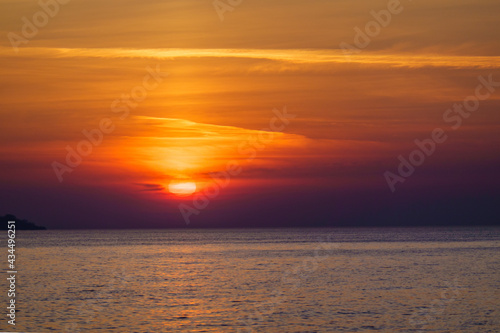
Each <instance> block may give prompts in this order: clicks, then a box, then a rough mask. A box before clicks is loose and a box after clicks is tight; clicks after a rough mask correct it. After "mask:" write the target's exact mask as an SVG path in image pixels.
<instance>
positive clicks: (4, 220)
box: [0, 214, 47, 230]
mask: <svg viewBox="0 0 500 333" xmlns="http://www.w3.org/2000/svg"><path fill="white" fill-rule="evenodd" d="M0 221H1V223H0V224H1V226H2V230H7V224H8V221H16V230H47V228H45V227H42V226H38V225H36V224H34V223H32V222H29V221H27V220H21V219H20V218H17V217H15V216H14V215H12V214H7V215H5V216H0Z"/></svg>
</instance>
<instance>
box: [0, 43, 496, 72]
mask: <svg viewBox="0 0 500 333" xmlns="http://www.w3.org/2000/svg"><path fill="white" fill-rule="evenodd" d="M0 56H12V50H11V49H10V48H6V47H0ZM20 56H23V57H42V58H111V59H112V58H144V59H149V58H150V59H160V60H161V59H165V60H168V59H177V58H246V59H264V60H272V61H282V62H289V63H298V64H328V63H352V64H367V65H382V66H391V67H409V68H421V67H442V68H499V67H500V56H456V55H433V54H416V55H411V54H404V53H400V54H389V53H386V54H384V53H369V52H363V53H362V54H360V55H351V56H350V57H349V58H347V57H345V56H344V54H343V51H342V50H337V49H332V50H324V49H124V48H49V47H28V48H23V51H22V52H21V53H20Z"/></svg>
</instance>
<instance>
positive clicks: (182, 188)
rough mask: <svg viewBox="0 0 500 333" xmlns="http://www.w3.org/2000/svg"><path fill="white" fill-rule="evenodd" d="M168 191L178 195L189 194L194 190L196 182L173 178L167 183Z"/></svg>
mask: <svg viewBox="0 0 500 333" xmlns="http://www.w3.org/2000/svg"><path fill="white" fill-rule="evenodd" d="M168 191H169V192H170V193H172V194H175V195H178V196H186V195H191V194H193V193H194V192H196V183H195V182H192V181H186V180H184V179H174V180H172V181H171V182H170V184H168Z"/></svg>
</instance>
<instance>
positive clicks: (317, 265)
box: [0, 228, 500, 333]
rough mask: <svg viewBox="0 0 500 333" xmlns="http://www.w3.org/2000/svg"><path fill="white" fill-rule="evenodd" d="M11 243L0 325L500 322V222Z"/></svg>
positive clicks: (443, 326)
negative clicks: (11, 299)
mask: <svg viewBox="0 0 500 333" xmlns="http://www.w3.org/2000/svg"><path fill="white" fill-rule="evenodd" d="M5 240H6V236H5V237H4V238H3V239H2V243H1V244H2V248H4V250H2V251H4V255H2V256H1V257H4V258H5V259H4V261H5V263H4V267H6V266H7V244H6V241H5ZM16 245H17V251H16V255H17V258H16V259H17V261H16V263H17V270H18V274H17V279H16V305H17V307H16V308H17V310H18V311H17V312H16V326H15V327H12V326H11V325H8V324H7V320H6V318H7V317H6V315H5V314H3V315H2V317H3V319H2V322H1V326H0V331H16V332H51V331H56V332H271V333H273V332H297V333H298V332H370V331H378V332H500V294H499V282H500V269H499V268H500V267H499V256H500V254H499V249H500V228H410V229H403V228H402V229H384V228H379V229H258V230H255V229H253V230H124V231H102V230H91V231H24V232H23V231H18V234H17V238H16ZM4 271H5V269H4ZM4 275H6V273H4ZM3 280H4V283H2V284H1V288H3V289H4V291H1V295H2V298H0V300H1V301H2V304H4V306H2V308H3V309H4V310H3V311H4V312H5V313H7V310H6V306H7V305H8V303H7V302H8V299H7V290H8V285H7V282H6V280H5V279H3Z"/></svg>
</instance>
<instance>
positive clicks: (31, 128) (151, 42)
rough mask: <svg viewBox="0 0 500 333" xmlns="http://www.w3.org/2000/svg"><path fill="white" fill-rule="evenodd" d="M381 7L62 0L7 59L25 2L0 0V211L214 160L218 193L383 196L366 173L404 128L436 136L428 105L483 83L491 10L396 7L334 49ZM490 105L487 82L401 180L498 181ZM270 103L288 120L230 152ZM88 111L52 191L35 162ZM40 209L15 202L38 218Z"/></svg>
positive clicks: (393, 159) (406, 144)
mask: <svg viewBox="0 0 500 333" xmlns="http://www.w3.org/2000/svg"><path fill="white" fill-rule="evenodd" d="M387 4H388V1H361V0H356V1H326V0H322V1H315V2H311V1H305V0H304V1H302V0H301V1H298V0H292V1H290V0H288V1H278V0H276V1H271V2H270V1H261V0H256V1H243V2H242V3H241V5H239V6H237V7H236V8H234V10H233V11H232V12H226V13H225V14H224V21H222V22H221V20H220V19H219V16H218V15H217V12H216V10H215V9H214V7H213V6H212V4H211V2H210V1H197V0H183V1H177V0H176V1H168V0H167V1H161V2H157V1H128V2H123V1H118V0H107V1H94V0H91V1H79V0H72V1H70V2H69V3H68V4H64V5H59V9H58V12H57V14H55V15H54V17H51V18H50V19H49V22H48V24H47V25H46V26H43V27H40V28H39V31H38V33H37V34H36V36H34V37H33V38H29V40H28V41H27V43H24V44H22V45H20V47H19V49H18V51H17V52H16V51H15V50H14V49H13V48H12V45H11V42H10V41H9V39H8V33H10V32H13V33H16V34H18V35H22V30H21V29H22V26H23V21H22V18H23V16H24V17H28V18H29V19H31V18H32V16H33V15H34V14H35V13H37V12H38V11H40V10H41V8H40V6H39V5H38V3H37V2H36V1H24V0H23V1H15V2H12V1H6V0H0V8H1V10H0V16H1V20H0V22H1V23H0V30H2V36H4V38H2V39H1V42H0V61H1V64H2V67H1V74H2V75H0V121H1V122H0V123H1V125H0V126H2V128H1V129H2V130H1V133H0V138H1V139H0V140H1V141H0V151H1V153H2V173H1V174H0V181H1V182H2V184H5V186H6V188H10V189H19V192H18V193H17V192H16V193H17V194H16V195H17V196H16V198H14V199H12V198H11V199H6V200H7V201H6V202H7V203H6V204H5V207H2V208H3V209H4V210H7V211H5V212H4V213H7V212H12V213H15V211H16V210H22V209H23V204H24V203H23V202H22V198H23V193H24V192H23V191H31V190H30V189H33V188H36V191H38V192H40V193H42V192H43V191H44V189H50V191H56V192H57V191H58V190H57V189H60V188H62V187H61V186H63V187H64V189H65V191H68V193H75V195H78V193H81V191H86V190H83V189H86V188H88V187H90V188H92V187H95V186H102V187H105V188H109V189H110V193H114V192H113V191H116V193H117V192H120V193H124V191H125V193H130V196H131V197H134V198H137V200H139V201H141V202H143V201H144V202H147V201H148V200H153V201H155V202H157V201H158V202H161V201H162V200H164V201H169V202H170V203H171V204H172V205H175V202H176V200H178V198H176V197H175V196H172V195H170V194H168V191H167V185H168V183H169V182H170V181H171V180H172V179H176V178H178V177H186V178H187V179H192V180H193V181H196V182H198V183H199V186H200V188H203V186H206V185H207V184H208V183H209V179H210V174H211V173H214V172H220V171H222V170H224V169H225V167H226V165H227V163H228V162H230V161H237V162H238V163H239V164H240V165H241V166H242V167H243V172H242V173H241V174H239V175H238V176H237V177H235V179H233V182H232V184H231V188H230V189H227V191H226V192H224V191H223V192H224V193H222V194H221V196H220V198H217V200H223V198H225V197H228V196H237V195H238V193H240V194H241V193H243V194H245V195H252V194H255V195H256V193H259V192H261V191H266V190H269V189H271V190H272V191H274V190H275V189H278V188H280V187H281V186H285V187H288V186H291V184H297V187H298V188H299V189H300V188H301V187H304V188H305V187H314V186H325V187H328V188H329V189H330V190H331V191H342V190H343V189H346V188H347V189H356V188H364V189H377V190H380V191H388V188H387V184H385V181H384V178H383V176H382V174H383V172H384V171H385V170H392V169H395V168H396V167H397V163H398V161H397V157H398V155H399V154H407V153H409V152H410V151H411V150H412V149H414V143H413V141H414V140H415V139H417V138H419V139H423V138H426V137H428V136H429V133H430V132H431V131H432V129H434V128H436V127H446V128H447V129H449V125H447V124H446V123H444V122H443V119H442V117H443V113H444V112H445V110H446V109H447V108H450V107H451V106H452V105H453V104H454V103H457V102H460V101H462V100H463V99H464V98H465V97H466V96H468V95H471V94H473V93H474V89H475V87H476V86H477V84H478V76H480V75H482V76H485V77H487V76H488V75H490V74H492V75H493V78H494V80H496V81H500V70H499V67H500V45H499V43H498V41H499V40H500V29H498V17H499V14H500V3H499V2H498V1H494V0H481V1H477V0H476V1H473V0H458V1H457V0H455V1H451V0H450V1H445V0H440V1H430V0H426V1H420V0H419V1H413V2H410V1H401V5H400V6H401V8H402V11H401V12H400V13H399V14H397V15H393V16H392V19H391V22H390V24H389V25H388V26H387V27H382V28H381V30H380V33H379V34H378V35H376V36H374V37H372V38H371V39H370V43H369V45H367V46H366V47H365V48H363V49H360V52H359V53H357V54H354V55H352V56H351V57H349V58H346V57H345V56H344V53H343V52H342V50H341V49H340V48H339V45H340V44H341V43H342V42H345V43H349V44H354V37H355V30H354V28H355V27H364V26H365V24H366V23H367V22H369V21H370V20H373V17H372V16H371V15H370V11H372V10H374V11H377V12H378V11H380V10H384V9H386V8H387ZM147 67H149V68H159V69H161V72H162V73H168V75H167V74H163V76H162V79H161V82H160V81H158V84H157V85H155V87H154V88H153V89H148V90H147V97H145V98H144V99H143V100H142V101H140V102H138V103H137V105H134V107H131V105H129V106H128V108H129V111H128V113H127V116H126V117H124V118H123V119H120V116H121V115H122V113H120V112H118V111H117V109H116V106H117V105H119V106H122V107H123V106H124V104H123V103H122V102H120V103H121V104H115V108H114V109H113V106H112V103H113V102H114V101H115V100H117V99H118V100H120V99H122V98H124V97H123V96H124V95H130V94H131V93H132V91H133V89H134V88H136V87H138V86H139V87H141V86H143V80H144V77H145V76H146V75H148V70H147V69H146V68H147ZM153 80H154V79H153ZM151 82H153V81H151ZM499 105H500V93H498V92H496V93H493V94H492V95H491V97H490V98H488V99H487V100H485V101H482V102H481V106H480V111H478V112H476V113H474V114H473V116H472V117H470V118H468V119H466V120H465V121H464V123H463V126H462V127H461V128H460V129H459V130H457V131H455V132H453V133H450V140H449V141H448V142H447V143H446V144H443V147H442V148H441V147H440V148H439V150H440V152H439V154H437V153H436V155H435V156H433V157H432V159H429V161H428V162H426V164H425V165H424V166H422V167H421V168H422V170H423V171H421V172H420V175H419V176H418V177H417V178H415V180H411V179H410V180H408V182H407V183H405V184H404V186H408V187H409V188H411V187H412V186H417V187H424V188H425V186H428V184H432V183H435V182H438V183H439V184H440V185H441V186H445V187H446V186H450V184H456V182H457V180H460V179H463V177H462V176H461V174H463V170H469V169H474V168H476V169H477V168H478V167H479V168H480V169H481V170H484V171H483V172H482V173H481V177H483V178H480V179H479V178H478V179H476V180H475V181H474V182H475V183H476V184H477V183H478V182H479V184H480V186H486V187H487V186H494V184H498V177H497V176H496V171H494V168H493V166H496V165H498V164H497V163H498V161H499V160H498V152H499V150H498V147H499V136H498V133H499V129H500V128H499V127H500V122H499V120H500V116H499V113H498V107H499ZM284 108H286V109H287V111H288V112H289V113H290V114H293V115H294V116H295V117H294V118H293V119H291V120H290V122H289V123H288V124H286V126H285V127H284V132H283V133H275V135H274V137H273V139H272V140H269V141H268V142H265V143H264V144H262V142H261V143H260V145H262V146H263V148H262V149H261V150H259V151H258V152H257V155H256V157H255V159H251V160H249V159H248V156H247V155H248V150H246V152H247V153H244V152H243V153H242V150H244V149H242V148H241V145H245V144H246V143H248V142H249V140H250V141H251V140H254V139H255V138H258V137H259V135H261V136H265V135H268V134H269V132H268V131H267V130H266V128H267V129H268V128H269V123H270V121H271V120H272V118H273V117H274V116H275V114H274V113H273V110H275V109H276V110H283V109H284ZM113 110H115V111H116V112H113ZM103 118H109V119H110V120H111V121H112V123H113V126H114V129H113V130H112V131H111V132H110V133H108V134H105V135H104V137H103V140H102V144H100V145H98V146H96V147H93V150H92V153H91V154H89V156H86V157H84V158H83V161H82V163H81V165H79V166H78V167H76V168H74V170H73V171H72V172H71V173H65V174H64V176H63V179H64V181H63V183H64V184H63V185H61V184H60V183H59V180H58V177H57V176H56V175H55V173H54V170H53V164H52V163H53V162H54V161H58V162H60V163H65V158H66V154H67V151H66V150H65V147H66V146H68V145H69V146H71V147H76V145H77V144H78V142H79V141H81V140H83V139H85V137H84V136H83V134H82V131H83V130H91V129H93V128H97V127H98V126H99V124H100V121H101V120H102V119H103ZM252 142H253V141H252ZM252 144H253V143H252ZM490 169H491V170H490ZM443 175H447V177H443ZM470 182H471V183H473V181H470ZM483 183H484V184H483ZM283 184H284V185H283ZM256 187H257V189H256ZM113 189H114V190H113ZM284 191H285V192H287V191H288V190H284ZM384 193H385V192H384ZM54 195H55V196H57V195H56V194H54ZM182 200H185V199H182ZM96 207H97V206H96ZM46 209H48V208H46V207H45V206H44V204H42V203H40V202H38V203H36V204H34V206H33V208H29V209H26V211H27V215H29V216H32V217H33V218H34V219H36V218H37V216H42V221H43V222H45V221H48V220H49V216H51V215H50V214H48V213H47V212H46ZM95 210H96V211H99V209H98V208H95ZM19 214H21V215H22V212H20V213H19ZM59 218H61V219H62V218H63V217H59ZM49 223H50V222H49ZM54 223H55V225H59V224H58V223H56V222H54Z"/></svg>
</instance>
